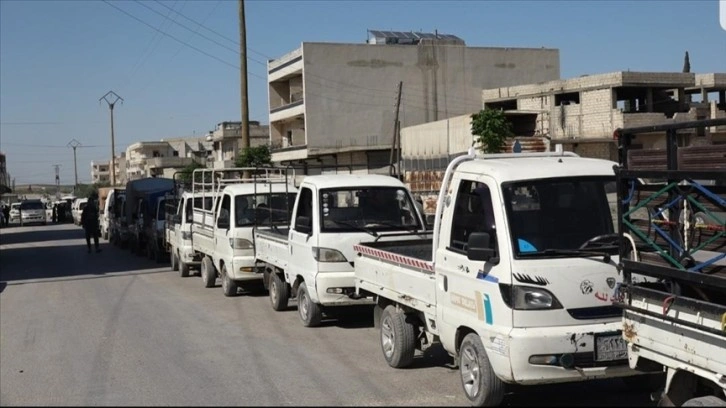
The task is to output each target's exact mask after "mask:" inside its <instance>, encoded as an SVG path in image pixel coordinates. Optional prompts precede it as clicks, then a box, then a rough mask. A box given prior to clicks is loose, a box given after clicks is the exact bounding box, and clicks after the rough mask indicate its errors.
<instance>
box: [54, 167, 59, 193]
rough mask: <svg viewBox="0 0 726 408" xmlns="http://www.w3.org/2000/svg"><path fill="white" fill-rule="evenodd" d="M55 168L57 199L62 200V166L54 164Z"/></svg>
mask: <svg viewBox="0 0 726 408" xmlns="http://www.w3.org/2000/svg"><path fill="white" fill-rule="evenodd" d="M53 167H55V198H56V199H58V198H60V164H54V165H53Z"/></svg>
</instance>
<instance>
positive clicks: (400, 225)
mask: <svg viewBox="0 0 726 408" xmlns="http://www.w3.org/2000/svg"><path fill="white" fill-rule="evenodd" d="M369 224H378V225H385V226H386V227H391V228H399V229H403V230H406V231H409V232H418V227H415V226H406V225H403V224H394V223H392V222H388V221H371V222H369V223H366V225H369Z"/></svg>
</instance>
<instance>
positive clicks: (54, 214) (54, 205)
mask: <svg viewBox="0 0 726 408" xmlns="http://www.w3.org/2000/svg"><path fill="white" fill-rule="evenodd" d="M52 219H53V224H55V223H57V222H58V204H53V214H52Z"/></svg>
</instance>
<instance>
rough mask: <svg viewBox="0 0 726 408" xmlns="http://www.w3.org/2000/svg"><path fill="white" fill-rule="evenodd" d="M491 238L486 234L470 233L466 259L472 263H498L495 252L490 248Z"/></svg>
mask: <svg viewBox="0 0 726 408" xmlns="http://www.w3.org/2000/svg"><path fill="white" fill-rule="evenodd" d="M490 243H491V236H490V235H489V233H488V232H472V233H471V234H470V235H469V239H468V241H467V245H466V247H467V250H466V257H467V258H469V259H470V260H472V261H484V262H491V263H493V264H498V263H499V257H498V256H496V254H497V251H495V250H494V249H492V248H490Z"/></svg>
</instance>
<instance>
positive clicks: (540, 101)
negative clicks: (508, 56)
mask: <svg viewBox="0 0 726 408" xmlns="http://www.w3.org/2000/svg"><path fill="white" fill-rule="evenodd" d="M697 84H699V85H697ZM724 89H726V74H720V73H719V74H693V73H681V72H629V71H627V72H612V73H606V74H599V75H583V76H581V77H578V78H572V79H565V80H556V81H549V82H544V83H537V84H530V85H520V86H511V87H500V88H493V89H485V90H483V91H482V103H483V106H484V107H488V108H500V109H503V110H504V111H505V113H506V114H507V116H508V118H509V119H510V121H511V122H512V124H513V126H514V130H515V134H516V135H517V136H523V137H533V138H542V139H543V140H544V141H546V142H547V143H548V144H549V145H550V146H549V148H550V149H552V148H553V147H554V145H557V144H561V145H563V146H564V148H565V150H570V151H574V152H576V153H578V154H580V155H582V156H587V157H599V158H605V159H611V160H615V159H616V158H617V154H616V153H617V152H616V142H615V141H614V139H613V132H614V130H615V129H617V128H622V127H637V126H647V125H659V124H666V123H672V122H682V121H688V120H697V119H707V118H719V117H723V116H724V115H726V98H724ZM693 95H698V96H699V98H697V99H699V100H698V101H697V102H693V101H694V99H695V98H694V97H693ZM722 131H723V130H722V129H712V131H711V132H701V133H699V134H697V135H693V137H687V136H686V137H684V138H683V140H682V143H683V144H684V145H688V144H705V143H711V142H712V141H714V142H718V141H719V140H720V137H721V136H718V135H719V134H720V132H722ZM706 133H709V135H708V137H706ZM700 136H703V138H701V139H699V137H700ZM663 140H664V139H663V138H662V137H661V135H655V134H654V135H643V136H641V137H639V140H638V143H639V144H641V145H642V146H643V147H644V148H661V147H663V146H661V144H662V143H663Z"/></svg>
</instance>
